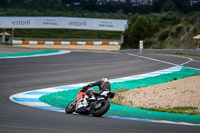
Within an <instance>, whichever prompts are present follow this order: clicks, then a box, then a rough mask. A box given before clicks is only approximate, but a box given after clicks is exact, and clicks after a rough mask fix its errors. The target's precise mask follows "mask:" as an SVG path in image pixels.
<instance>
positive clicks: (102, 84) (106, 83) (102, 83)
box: [82, 77, 111, 100]
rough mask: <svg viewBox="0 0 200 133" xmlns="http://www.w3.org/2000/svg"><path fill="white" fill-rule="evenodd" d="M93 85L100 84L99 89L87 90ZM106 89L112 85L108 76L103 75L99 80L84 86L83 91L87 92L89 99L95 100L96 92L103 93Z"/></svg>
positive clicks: (97, 93) (109, 88)
mask: <svg viewBox="0 0 200 133" xmlns="http://www.w3.org/2000/svg"><path fill="white" fill-rule="evenodd" d="M93 86H98V87H99V91H87V90H88V88H90V87H93ZM106 90H108V91H110V90H111V85H110V82H109V79H108V78H106V77H103V78H102V79H101V80H98V81H96V82H94V83H90V84H89V85H86V86H83V88H82V91H83V92H86V94H87V95H88V97H89V98H88V99H87V100H95V97H94V94H95V95H101V93H102V92H103V91H106Z"/></svg>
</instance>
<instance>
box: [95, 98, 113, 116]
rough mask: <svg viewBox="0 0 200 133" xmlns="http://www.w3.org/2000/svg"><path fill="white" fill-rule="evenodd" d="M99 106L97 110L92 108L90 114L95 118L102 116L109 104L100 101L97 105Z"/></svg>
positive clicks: (105, 101)
mask: <svg viewBox="0 0 200 133" xmlns="http://www.w3.org/2000/svg"><path fill="white" fill-rule="evenodd" d="M99 103H100V104H101V106H100V107H99V108H94V109H92V111H91V114H92V115H93V116H96V117H100V116H102V115H104V114H105V113H106V112H107V111H108V110H109V108H110V103H109V102H108V101H107V100H101V101H99V102H98V104H99Z"/></svg>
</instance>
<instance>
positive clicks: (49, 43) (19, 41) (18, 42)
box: [12, 40, 121, 45]
mask: <svg viewBox="0 0 200 133" xmlns="http://www.w3.org/2000/svg"><path fill="white" fill-rule="evenodd" d="M12 43H13V44H23V45H121V42H117V41H23V40H13V41H12Z"/></svg>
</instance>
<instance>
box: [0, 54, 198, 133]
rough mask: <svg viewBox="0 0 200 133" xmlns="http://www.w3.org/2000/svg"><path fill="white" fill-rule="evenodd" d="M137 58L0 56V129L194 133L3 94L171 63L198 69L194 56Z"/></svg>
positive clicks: (1, 132)
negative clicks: (22, 100)
mask: <svg viewBox="0 0 200 133" xmlns="http://www.w3.org/2000/svg"><path fill="white" fill-rule="evenodd" d="M139 56H145V57H148V58H141V57H139ZM139 56H135V55H129V54H127V53H101V52H71V53H69V54H64V55H55V56H47V57H33V58H18V59H0V133H199V132H200V127H199V126H186V125H176V124H164V123H152V122H142V121H130V120H120V119H110V118H103V117H101V118H96V117H88V116H82V115H67V114H65V113H59V112H53V111H47V110H41V109H36V108H31V107H27V106H23V105H19V104H16V103H13V102H11V101H10V100H9V96H11V95H13V94H16V93H20V92H23V91H29V90H34V89H42V88H47V87H54V86H61V85H67V84H75V83H83V82H91V81H95V80H98V79H99V78H101V77H102V76H107V77H109V78H110V79H114V78H120V77H125V76H130V75H136V74H142V73H147V72H152V71H156V70H161V69H166V68H169V67H172V66H174V65H172V64H184V65H185V66H189V67H195V68H199V67H200V62H199V60H191V59H188V58H180V57H174V56H165V55H139ZM149 58H154V59H156V60H150V59H149ZM158 60H162V61H166V62H165V63H164V62H159V61H158ZM167 62H170V63H172V64H170V63H167Z"/></svg>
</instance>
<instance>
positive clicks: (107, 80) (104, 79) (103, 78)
mask: <svg viewBox="0 0 200 133" xmlns="http://www.w3.org/2000/svg"><path fill="white" fill-rule="evenodd" d="M101 81H104V82H109V79H108V78H107V77H102V78H101Z"/></svg>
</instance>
